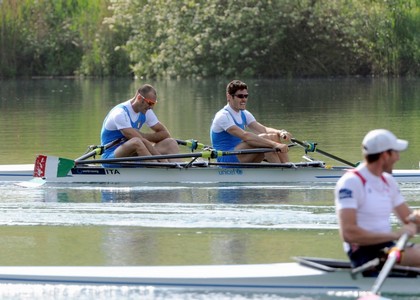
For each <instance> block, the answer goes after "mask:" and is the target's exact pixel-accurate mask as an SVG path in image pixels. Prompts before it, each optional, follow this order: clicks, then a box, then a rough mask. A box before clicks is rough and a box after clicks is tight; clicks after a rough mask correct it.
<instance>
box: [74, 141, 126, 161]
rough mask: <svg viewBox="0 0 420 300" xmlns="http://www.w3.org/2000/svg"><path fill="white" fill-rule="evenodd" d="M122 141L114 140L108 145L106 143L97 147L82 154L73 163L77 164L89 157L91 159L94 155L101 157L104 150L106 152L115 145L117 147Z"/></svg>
mask: <svg viewBox="0 0 420 300" xmlns="http://www.w3.org/2000/svg"><path fill="white" fill-rule="evenodd" d="M124 140H125V138H119V139H116V140H114V141H112V142H109V143H107V144H105V145H103V146H98V147H96V148H95V149H93V150H92V151H90V152H88V153H85V154H83V155H82V156H80V157H79V158H76V159H75V160H74V161H75V162H78V161H80V160H85V159H87V158H89V157H92V156H94V155H102V153H103V152H104V150H106V149H108V148H111V147H113V146H115V145H118V144H119V143H121V142H123V141H124Z"/></svg>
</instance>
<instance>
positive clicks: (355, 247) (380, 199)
mask: <svg viewBox="0 0 420 300" xmlns="http://www.w3.org/2000/svg"><path fill="white" fill-rule="evenodd" d="M407 146H408V142H407V141H405V140H401V139H398V138H397V137H396V136H395V135H394V134H393V133H392V132H390V131H388V130H385V129H376V130H372V131H370V132H369V133H368V134H367V135H366V136H365V138H364V139H363V142H362V147H363V149H362V151H363V155H364V162H363V163H361V164H360V165H359V166H358V167H357V168H355V169H353V170H351V171H349V172H347V173H346V174H344V175H343V176H342V177H341V178H340V180H339V181H338V182H337V184H336V187H335V192H334V196H335V206H336V212H337V216H338V221H339V226H340V235H341V238H342V239H343V241H344V250H345V251H346V253H347V254H348V256H349V258H350V260H351V262H352V266H353V267H358V266H361V265H363V264H364V263H366V262H368V261H371V260H372V259H374V258H376V257H379V258H382V259H384V258H385V257H386V256H385V254H386V252H385V251H386V249H390V248H392V247H393V246H394V245H395V241H396V240H398V239H399V238H400V237H401V235H402V234H404V233H408V234H409V236H410V237H412V236H414V235H415V234H416V233H417V230H418V227H417V226H418V225H420V211H418V210H417V211H414V212H413V211H412V210H411V209H410V207H409V206H408V205H407V203H406V202H405V200H404V197H403V196H402V195H401V193H400V190H399V188H398V184H397V182H396V180H395V179H394V177H393V176H392V175H391V173H392V169H393V166H394V164H395V163H396V162H397V161H398V160H399V158H400V151H404V150H405V149H407ZM392 213H394V214H395V215H396V217H398V219H399V220H400V221H401V223H402V227H401V228H400V229H398V230H395V231H393V230H392V226H391V222H390V216H391V214H392ZM384 249H385V250H384ZM398 263H399V264H401V265H407V266H415V267H420V245H414V244H410V245H408V246H407V248H406V249H405V251H404V255H402V257H401V259H400V261H399V262H398ZM374 273H375V272H374ZM374 273H371V275H374ZM376 273H377V272H376Z"/></svg>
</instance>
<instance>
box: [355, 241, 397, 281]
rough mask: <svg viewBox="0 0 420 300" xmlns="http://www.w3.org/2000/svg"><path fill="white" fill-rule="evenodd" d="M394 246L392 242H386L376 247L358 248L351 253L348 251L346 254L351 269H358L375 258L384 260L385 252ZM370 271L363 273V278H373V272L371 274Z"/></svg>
mask: <svg viewBox="0 0 420 300" xmlns="http://www.w3.org/2000/svg"><path fill="white" fill-rule="evenodd" d="M393 246H395V243H394V242H387V243H382V244H377V245H371V246H360V247H359V248H358V249H357V250H355V251H352V250H350V251H349V252H348V253H347V254H348V256H349V258H350V261H351V264H352V267H353V268H356V267H360V266H361V265H364V264H365V263H367V262H368V261H371V260H373V259H375V258H377V257H378V258H379V259H381V261H382V260H385V259H386V257H387V250H389V249H390V248H392V247H393ZM371 272H372V271H369V272H364V273H363V274H364V275H365V276H375V273H377V272H375V270H374V271H373V273H372V274H371Z"/></svg>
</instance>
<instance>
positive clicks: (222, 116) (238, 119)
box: [210, 80, 292, 163]
mask: <svg viewBox="0 0 420 300" xmlns="http://www.w3.org/2000/svg"><path fill="white" fill-rule="evenodd" d="M226 99H227V104H226V105H225V107H223V108H222V109H221V110H219V111H218V112H217V113H216V115H215V117H214V119H213V123H212V125H211V128H210V138H211V141H212V146H213V148H215V149H217V150H221V151H237V150H243V149H253V148H274V149H276V150H277V151H276V152H266V153H253V154H241V155H227V156H222V157H218V158H217V160H218V162H242V163H249V162H261V161H263V160H264V159H266V160H267V161H268V162H271V163H285V162H288V161H289V157H288V153H287V152H288V151H289V148H288V146H287V144H285V142H287V141H290V138H291V137H292V136H291V134H290V133H289V132H287V131H286V130H278V129H274V128H270V127H267V126H264V125H262V124H261V123H259V122H258V121H257V120H256V119H255V117H254V116H253V115H252V113H250V112H249V111H248V110H246V104H247V102H248V86H247V85H246V84H245V83H244V82H242V81H239V80H233V81H231V82H230V83H229V84H228V85H227V87H226ZM247 128H248V129H249V130H246V129H247Z"/></svg>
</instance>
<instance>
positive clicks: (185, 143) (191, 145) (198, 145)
mask: <svg viewBox="0 0 420 300" xmlns="http://www.w3.org/2000/svg"><path fill="white" fill-rule="evenodd" d="M176 142H177V143H178V144H179V145H183V146H187V147H188V148H190V149H191V152H194V150H197V149H198V150H202V149H205V148H211V147H210V146H207V145H204V144H202V143H199V142H198V141H197V140H193V139H189V140H176Z"/></svg>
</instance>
